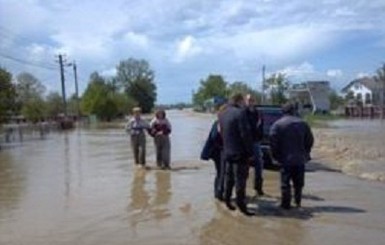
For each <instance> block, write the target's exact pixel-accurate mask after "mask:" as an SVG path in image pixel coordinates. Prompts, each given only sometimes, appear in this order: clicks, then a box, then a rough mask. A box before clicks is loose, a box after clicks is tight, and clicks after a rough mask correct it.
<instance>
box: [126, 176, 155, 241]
mask: <svg viewBox="0 0 385 245" xmlns="http://www.w3.org/2000/svg"><path fill="white" fill-rule="evenodd" d="M145 183H146V170H145V169H136V170H135V172H134V176H133V179H132V184H131V202H130V204H129V206H128V212H129V214H130V217H129V220H130V223H131V226H132V230H131V231H132V232H134V234H136V232H137V231H136V226H137V225H138V223H140V222H141V221H144V220H145V211H146V210H147V209H148V206H149V199H150V196H149V195H148V193H147V192H146V190H145Z"/></svg>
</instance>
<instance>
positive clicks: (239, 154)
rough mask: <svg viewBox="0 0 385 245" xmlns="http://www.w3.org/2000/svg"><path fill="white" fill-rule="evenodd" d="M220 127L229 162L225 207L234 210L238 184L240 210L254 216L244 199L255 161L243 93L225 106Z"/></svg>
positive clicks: (225, 157) (237, 195)
mask: <svg viewBox="0 0 385 245" xmlns="http://www.w3.org/2000/svg"><path fill="white" fill-rule="evenodd" d="M219 127H220V133H221V135H222V138H223V151H224V159H225V161H226V164H225V165H226V170H225V194H224V199H225V203H226V206H227V207H228V208H229V209H230V210H235V207H234V206H233V205H232V204H231V194H232V190H233V188H234V186H235V192H236V204H237V206H238V208H239V210H240V211H241V212H242V213H243V214H245V215H252V213H250V212H249V211H248V210H247V206H246V200H245V198H246V181H247V177H248V173H249V164H250V163H251V162H252V161H253V141H252V137H251V133H250V128H249V125H248V121H247V116H246V111H245V109H244V100H243V96H242V94H235V95H233V96H232V97H231V100H230V103H229V104H228V105H227V107H226V109H225V110H224V111H223V112H222V113H220V114H219Z"/></svg>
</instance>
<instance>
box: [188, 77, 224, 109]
mask: <svg viewBox="0 0 385 245" xmlns="http://www.w3.org/2000/svg"><path fill="white" fill-rule="evenodd" d="M227 95H228V90H227V83H226V82H225V80H224V79H223V77H222V76H221V75H209V76H208V77H207V78H206V80H201V81H200V86H199V88H198V91H197V92H196V93H194V94H193V103H194V105H195V106H203V104H204V102H205V101H206V100H208V99H211V98H213V97H215V96H220V97H227Z"/></svg>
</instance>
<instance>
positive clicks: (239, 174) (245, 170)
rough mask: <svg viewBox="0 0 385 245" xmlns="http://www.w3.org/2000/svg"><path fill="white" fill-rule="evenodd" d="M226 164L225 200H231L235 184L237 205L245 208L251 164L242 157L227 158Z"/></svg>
mask: <svg viewBox="0 0 385 245" xmlns="http://www.w3.org/2000/svg"><path fill="white" fill-rule="evenodd" d="M225 165H226V171H225V201H226V202H230V200H231V194H232V191H233V188H234V186H235V194H236V203H237V206H238V207H240V208H245V207H246V202H245V201H246V200H245V198H246V181H247V177H248V175H249V165H248V164H247V163H246V161H245V160H242V159H240V158H227V159H226V164H225Z"/></svg>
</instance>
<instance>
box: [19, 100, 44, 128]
mask: <svg viewBox="0 0 385 245" xmlns="http://www.w3.org/2000/svg"><path fill="white" fill-rule="evenodd" d="M21 113H22V114H23V115H24V116H25V118H27V119H28V120H30V121H32V122H38V121H39V120H41V119H43V118H45V117H46V116H47V108H46V104H45V102H44V100H43V99H42V98H40V97H33V98H30V99H28V101H27V102H26V103H24V104H23V107H22V109H21Z"/></svg>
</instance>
